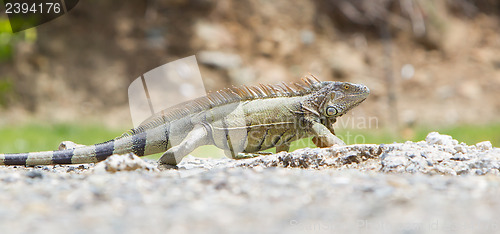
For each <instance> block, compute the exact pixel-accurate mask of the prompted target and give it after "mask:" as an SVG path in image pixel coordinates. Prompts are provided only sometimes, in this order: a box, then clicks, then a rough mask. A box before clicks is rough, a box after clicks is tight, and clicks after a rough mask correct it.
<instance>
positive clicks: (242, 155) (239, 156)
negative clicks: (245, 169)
mask: <svg viewBox="0 0 500 234" xmlns="http://www.w3.org/2000/svg"><path fill="white" fill-rule="evenodd" d="M270 154H273V153H272V152H265V151H261V152H256V153H238V154H236V155H234V158H233V159H237V160H238V159H248V158H255V157H259V156H262V155H270Z"/></svg>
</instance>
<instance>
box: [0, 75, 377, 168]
mask: <svg viewBox="0 0 500 234" xmlns="http://www.w3.org/2000/svg"><path fill="white" fill-rule="evenodd" d="M302 80H303V83H294V86H296V88H292V87H291V86H290V85H287V84H284V83H283V84H281V85H260V86H252V87H247V86H243V87H241V88H235V87H233V88H228V89H224V90H221V91H217V92H214V93H210V94H208V95H207V96H205V97H201V98H198V99H194V100H192V101H188V102H184V103H181V104H178V105H175V106H173V107H171V108H168V109H166V110H164V111H162V112H161V113H158V114H155V115H154V116H152V117H151V118H149V119H148V120H146V121H145V122H144V123H142V124H141V125H140V126H139V127H137V128H135V129H132V130H130V131H129V132H127V133H124V134H123V135H122V136H120V137H118V138H116V139H113V140H110V141H107V142H104V143H100V144H96V145H90V146H77V147H68V148H65V149H64V148H63V149H61V148H60V150H56V151H45V152H31V153H18V154H0V164H2V165H26V166H34V165H46V164H79V163H93V162H99V161H102V160H104V159H106V158H107V157H109V156H111V155H113V154H125V153H130V152H132V153H134V154H136V155H138V156H144V155H149V154H155V153H160V152H165V153H164V154H163V155H162V157H161V158H160V160H159V162H160V163H161V164H169V165H176V164H177V163H179V162H180V161H181V160H182V158H183V157H184V156H186V155H187V154H189V153H190V152H192V151H193V150H194V149H196V148H197V147H199V146H202V145H215V146H217V147H218V148H221V149H224V150H225V152H226V155H228V156H229V157H231V158H235V159H238V158H243V157H245V156H244V154H241V152H243V153H252V152H258V151H261V150H265V149H269V148H272V147H276V151H277V152H280V151H288V148H289V144H290V142H292V141H294V140H297V139H301V138H304V137H310V136H312V137H313V142H314V144H315V145H316V146H319V147H328V146H332V145H336V144H338V145H343V144H345V143H344V142H343V141H342V140H340V139H339V138H337V137H336V136H335V135H334V131H333V126H332V125H333V123H335V121H336V118H337V117H340V116H342V115H343V114H345V113H346V112H347V111H349V110H350V109H352V108H353V107H355V106H357V105H358V104H360V103H361V102H362V101H363V100H365V99H366V98H367V96H368V94H369V93H370V91H369V89H368V88H367V87H366V86H364V85H361V84H352V83H347V82H332V81H324V82H321V81H319V80H318V79H316V78H315V77H314V76H313V77H312V78H304V79H302Z"/></svg>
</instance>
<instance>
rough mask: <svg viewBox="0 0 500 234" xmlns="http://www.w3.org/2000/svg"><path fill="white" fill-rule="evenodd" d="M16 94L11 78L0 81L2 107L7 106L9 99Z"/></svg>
mask: <svg viewBox="0 0 500 234" xmlns="http://www.w3.org/2000/svg"><path fill="white" fill-rule="evenodd" d="M13 92H14V83H13V82H12V81H11V80H10V79H9V78H1V79H0V107H2V106H5V105H6V104H7V99H8V98H9V97H10V96H11V95H12V93H13Z"/></svg>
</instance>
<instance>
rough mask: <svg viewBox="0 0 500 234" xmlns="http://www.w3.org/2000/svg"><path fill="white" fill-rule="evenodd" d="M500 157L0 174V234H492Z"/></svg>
mask: <svg viewBox="0 0 500 234" xmlns="http://www.w3.org/2000/svg"><path fill="white" fill-rule="evenodd" d="M499 159H500V149H499V148H494V147H492V146H491V143H489V142H481V143H478V144H476V145H465V144H463V143H461V144H460V143H458V142H457V141H456V140H453V139H452V137H450V136H446V135H440V134H438V133H430V134H429V135H428V136H427V138H426V140H425V141H421V142H406V143H394V144H385V145H349V146H341V147H332V148H323V149H318V148H316V149H309V148H306V149H301V150H297V151H294V152H292V153H284V152H282V153H278V154H274V155H268V156H261V157H257V158H252V159H244V160H237V161H235V160H230V159H200V158H194V157H190V156H188V157H187V158H186V159H185V160H184V161H183V162H182V163H181V164H179V167H178V169H159V168H158V167H157V164H156V162H153V161H148V160H142V159H140V158H138V157H136V156H134V155H122V156H118V155H116V156H112V157H110V158H108V159H107V160H105V161H103V162H101V163H97V164H95V165H94V164H90V165H70V166H59V165H56V166H37V167H34V168H33V167H32V168H25V167H14V166H10V167H0V194H2V195H1V196H0V204H1V205H0V220H1V221H0V223H1V226H2V233H28V232H29V233H33V232H35V233H49V232H50V233H94V232H96V231H98V232H100V233H186V232H191V233H195V232H204V233H221V232H226V233H228V232H238V233H256V232H259V233H278V232H280V233H285V232H286V233H311V232H313V233H332V232H335V233H338V232H358V233H363V232H369V233H450V232H454V233H491V232H494V230H497V229H498V225H499V222H498V220H499V218H500V215H499V212H497V211H498V210H499V209H500V202H498V199H497V198H498V197H500V177H499V176H498V174H499V168H500V160H499Z"/></svg>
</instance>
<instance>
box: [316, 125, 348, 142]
mask: <svg viewBox="0 0 500 234" xmlns="http://www.w3.org/2000/svg"><path fill="white" fill-rule="evenodd" d="M332 130H333V128H332ZM311 131H312V133H313V134H314V137H313V139H312V141H313V143H314V144H315V145H316V146H318V147H320V148H324V147H330V146H333V145H345V142H344V141H342V140H341V139H340V138H338V137H337V136H335V135H333V133H332V132H333V131H330V130H329V129H328V128H327V127H326V126H325V125H323V124H321V123H319V122H312V127H311Z"/></svg>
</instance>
